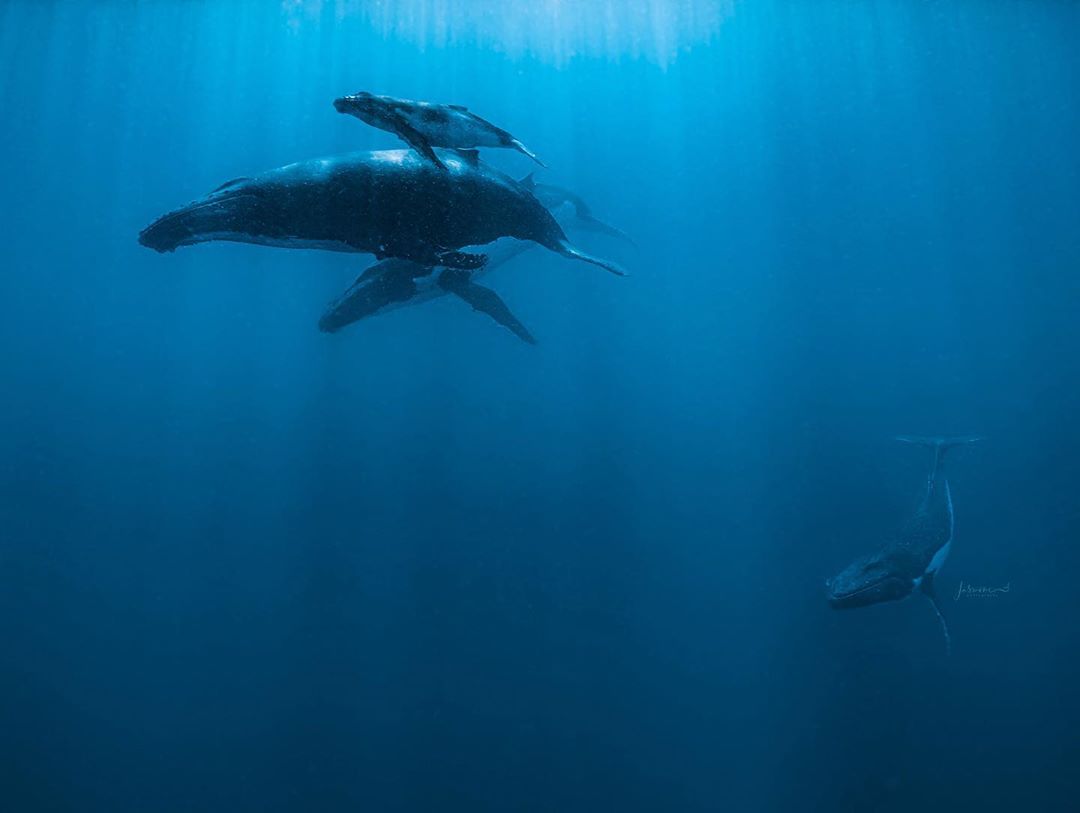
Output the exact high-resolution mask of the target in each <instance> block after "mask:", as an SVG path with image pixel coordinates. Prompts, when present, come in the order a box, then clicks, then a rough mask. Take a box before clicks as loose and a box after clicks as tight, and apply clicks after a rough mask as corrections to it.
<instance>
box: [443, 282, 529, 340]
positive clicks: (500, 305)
mask: <svg viewBox="0 0 1080 813" xmlns="http://www.w3.org/2000/svg"><path fill="white" fill-rule="evenodd" d="M439 287H441V288H442V289H443V290H445V291H449V292H450V293H452V294H454V295H455V296H458V297H460V298H461V299H464V300H465V301H466V302H468V303H469V304H470V305H471V306H472V309H473V310H475V311H480V312H481V313H486V314H487V315H488V316H490V317H491V318H492V319H494V320H495V321H496V322H498V323H499V324H500V325H502V326H503V327H505V328H509V329H510V330H512V331H513V332H514V335H515V336H517V337H518V338H519V339H521V340H522V341H524V342H528V343H529V344H536V339H534V338H533V337H532V334H531V333H529V331H528V330H527V329H526V327H525V325H523V324H521V322H520V321H518V318H517V317H516V316H514V314H513V313H511V312H510V308H508V307H507V305H506V303H505V302H503V301H502V297H500V296H499V295H498V294H497V293H495V292H494V291H493V290H491V289H490V288H485V287H484V286H483V285H477V284H476V283H475V282H473V281H472V280H471V279H469V275H468V274H467V273H466V272H464V271H460V270H456V269H448V270H446V271H444V272H443V273H442V276H440V277H439Z"/></svg>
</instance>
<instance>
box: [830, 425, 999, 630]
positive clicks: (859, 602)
mask: <svg viewBox="0 0 1080 813" xmlns="http://www.w3.org/2000/svg"><path fill="white" fill-rule="evenodd" d="M897 440H899V441H901V442H903V443H913V444H916V445H918V446H925V447H929V448H930V449H932V450H933V453H934V459H933V464H932V466H931V468H930V476H929V477H928V478H927V485H926V493H925V494H924V496H923V498H922V501H921V502H920V503H919V507H918V508H917V509H916V511H915V513H914V514H913V515H912V516H911V517H910V519H908V521H907V523H906V524H905V525H904V526H903V528H902V529H901V531H900V533H899V534H898V535H897V536H896V538H895V539H893V540H891V541H890V542H888V543H887V544H886V545H885V546H884V547H882V548H881V549H880V550H879V551H877V552H876V553H872V554H869V555H866V556H862V557H860V558H859V559H856V560H855V561H854V562H852V563H851V564H850V565H848V566H847V567H846V568H844V570H842V571H841V572H840V574H839V575H837V576H836V577H835V578H833V579H830V580H828V581H827V582H826V583H825V585H826V591H827V597H828V600H829V604H830V605H832V606H833V607H834V608H836V609H849V608H855V607H867V606H869V605H871V604H880V603H881V602H884V601H896V600H898V599H903V598H907V597H908V596H910V595H911V594H912V593H914V592H915V591H916V590H919V591H920V592H922V594H923V595H925V596H926V597H927V598H928V599H930V603H931V604H932V605H933V607H934V611H935V612H936V613H937V616H938V619H939V620H940V621H941V627H942V631H943V632H944V633H945V645H946V648H950V637H949V626H948V624H947V623H946V621H945V616H944V615H943V614H942V612H941V607H940V606H939V605H938V602H937V594H936V593H935V591H934V578H935V576H936V575H937V572H938V571H939V570H940V569H941V566H942V565H943V564H945V559H946V558H947V557H948V555H949V550H950V548H951V547H952V540H953V526H954V521H953V503H952V495H951V493H950V492H949V482H948V480H946V479H945V476H944V473H943V465H944V462H945V453H946V452H947V451H948V450H949V449H951V448H952V447H954V446H958V445H961V444H967V443H973V442H975V441H976V440H978V438H972V437H957V438H921V437H907V436H905V437H899V438H897Z"/></svg>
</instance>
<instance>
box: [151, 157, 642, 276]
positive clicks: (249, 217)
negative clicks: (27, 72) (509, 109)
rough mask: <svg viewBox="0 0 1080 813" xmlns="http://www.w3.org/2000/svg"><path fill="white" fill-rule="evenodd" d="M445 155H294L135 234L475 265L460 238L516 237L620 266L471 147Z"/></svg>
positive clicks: (472, 241) (168, 246) (473, 241)
mask: <svg viewBox="0 0 1080 813" xmlns="http://www.w3.org/2000/svg"><path fill="white" fill-rule="evenodd" d="M442 163H443V165H444V167H445V169H438V168H436V167H435V166H434V165H433V164H431V163H430V162H429V161H426V160H424V159H423V158H420V157H419V156H417V155H416V154H415V153H413V152H411V151H410V150H382V151H376V152H359V153H351V154H348V155H341V156H335V157H331V158H322V159H315V160H310V161H302V162H300V163H296V164H290V165H288V166H285V167H281V168H279V169H274V170H270V171H269V172H264V173H262V174H261V175H257V176H255V177H253V178H237V179H235V180H233V181H229V182H228V183H225V184H222V185H221V186H219V187H218V188H217V189H215V190H214V191H213V192H211V193H210V194H209V195H207V196H206V197H204V198H203V199H201V200H198V201H195V202H194V203H191V204H189V205H187V206H184V207H182V208H180V209H177V210H176V211H173V212H170V213H168V214H166V215H163V216H162V217H160V218H158V219H157V220H155V221H154V222H153V223H151V224H150V225H149V226H147V227H146V228H145V229H143V231H142V232H141V233H140V235H139V242H140V243H142V244H143V245H144V246H147V247H149V248H152V249H155V250H156V251H160V252H166V251H173V250H175V249H177V248H179V247H180V246H187V245H192V244H195V243H204V242H208V241H211V240H231V241H235V242H242V243H257V244H261V245H270V246H280V247H285V248H318V249H324V250H329V251H347V252H368V253H372V254H374V255H375V256H376V257H377V258H378V259H385V258H387V257H396V258H399V259H404V260H411V261H413V262H415V263H418V264H419V265H422V266H426V267H431V266H436V265H439V266H444V267H447V268H457V269H465V270H471V269H475V268H479V267H480V266H482V265H483V264H484V262H485V261H486V257H485V256H484V255H483V254H472V253H467V252H463V251H460V249H461V248H464V247H465V246H475V245H482V244H485V243H490V242H492V241H494V240H496V239H498V238H499V237H515V238H517V239H519V240H530V241H533V242H535V243H538V244H539V245H542V246H544V247H545V248H547V249H550V250H551V251H554V252H555V253H557V254H561V255H562V256H564V257H569V258H572V259H576V260H582V261H584V262H587V263H592V264H593V265H598V266H600V267H601V268H604V269H606V270H608V271H610V272H612V273H614V274H618V275H620V276H621V275H623V273H624V272H623V271H622V269H621V268H619V266H617V265H615V264H614V263H610V262H608V261H606V260H603V259H600V258H598V257H593V256H590V255H589V254H586V253H585V252H583V251H580V250H578V249H576V248H574V246H572V245H571V244H570V242H569V240H568V239H567V237H566V234H565V232H563V230H562V227H561V226H559V224H558V222H557V221H556V220H555V218H554V217H552V215H551V213H550V212H549V211H548V210H547V209H545V208H544V207H543V205H542V204H541V203H540V202H539V201H538V200H537V199H536V198H535V197H534V196H533V195H532V193H530V192H529V191H528V190H527V189H525V188H524V187H522V186H521V184H519V183H518V182H517V181H515V180H513V179H512V178H510V177H508V176H506V175H504V174H502V173H501V172H498V171H496V170H494V169H492V168H491V167H489V166H488V165H486V164H484V163H483V162H481V161H480V160H479V159H478V158H476V156H475V153H473V154H472V155H467V154H461V153H458V152H446V153H444V154H443V156H442Z"/></svg>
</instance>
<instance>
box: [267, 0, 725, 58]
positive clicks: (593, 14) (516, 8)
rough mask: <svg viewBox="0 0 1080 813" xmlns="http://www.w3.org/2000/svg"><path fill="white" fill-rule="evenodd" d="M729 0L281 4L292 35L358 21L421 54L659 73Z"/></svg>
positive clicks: (319, 0) (696, 42)
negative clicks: (482, 51) (499, 56)
mask: <svg viewBox="0 0 1080 813" xmlns="http://www.w3.org/2000/svg"><path fill="white" fill-rule="evenodd" d="M733 5H734V3H733V0H709V2H701V0H644V1H643V2H636V3H626V2H624V0H531V2H522V0H457V1H455V0H384V1H383V2H370V0H336V2H335V1H334V0H283V2H282V10H283V13H284V14H285V17H286V19H287V21H288V24H289V25H290V26H292V27H293V28H297V29H299V28H300V27H302V26H304V25H308V24H312V23H316V22H318V21H320V20H321V19H323V18H324V15H331V17H332V19H335V20H342V19H346V18H350V17H359V18H363V19H366V20H367V21H368V22H369V23H370V25H371V26H372V27H373V28H374V29H375V30H376V31H379V32H380V33H381V34H382V36H383V37H384V38H385V39H388V40H401V41H405V42H413V43H415V44H416V45H418V46H419V47H421V48H429V47H434V48H441V47H451V46H458V45H469V46H477V47H482V48H488V49H493V50H496V51H501V52H503V53H506V54H507V55H509V56H510V57H512V58H515V59H517V58H525V57H528V58H533V59H539V60H541V61H544V62H548V63H552V64H555V65H557V66H560V67H562V66H565V65H567V64H568V63H570V62H571V61H572V60H574V59H577V58H583V57H584V58H602V59H608V60H622V59H647V60H649V61H651V62H654V63H656V64H658V65H661V66H664V67H666V66H667V65H669V64H671V63H672V62H673V61H674V60H675V58H676V57H677V56H678V54H679V53H680V52H681V51H685V50H688V49H691V48H694V47H696V46H701V45H706V44H708V43H709V42H711V41H713V40H714V39H715V37H716V36H717V34H718V32H719V30H720V27H721V25H722V24H723V22H724V20H725V19H726V18H728V17H730V16H731V14H732V11H733Z"/></svg>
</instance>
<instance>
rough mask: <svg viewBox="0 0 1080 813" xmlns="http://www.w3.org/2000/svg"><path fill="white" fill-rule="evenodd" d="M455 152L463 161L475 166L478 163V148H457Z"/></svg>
mask: <svg viewBox="0 0 1080 813" xmlns="http://www.w3.org/2000/svg"><path fill="white" fill-rule="evenodd" d="M455 152H456V153H457V154H458V155H460V156H461V157H462V158H464V159H465V163H466V164H469V165H470V166H474V167H475V166H476V165H477V164H479V163H480V150H467V149H460V148H459V149H457V150H455Z"/></svg>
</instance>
